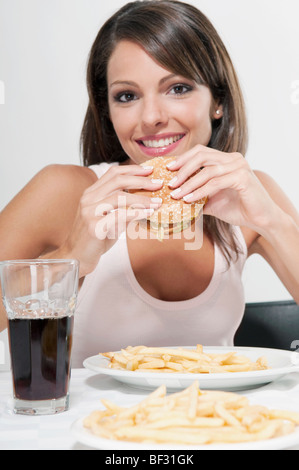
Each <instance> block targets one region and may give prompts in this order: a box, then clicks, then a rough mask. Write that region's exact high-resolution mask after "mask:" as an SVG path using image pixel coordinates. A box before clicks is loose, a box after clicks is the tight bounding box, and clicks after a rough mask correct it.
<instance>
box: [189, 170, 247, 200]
mask: <svg viewBox="0 0 299 470" xmlns="http://www.w3.org/2000/svg"><path fill="white" fill-rule="evenodd" d="M236 178H237V176H236V174H233V173H228V174H226V175H222V176H220V177H217V178H213V179H211V180H209V181H208V182H207V183H206V184H205V185H204V186H202V187H201V188H199V189H196V190H195V191H193V192H191V193H189V194H186V195H185V196H183V199H184V201H185V202H188V203H191V202H195V201H198V200H199V199H203V198H204V197H208V198H209V199H210V198H212V197H213V196H215V195H216V194H217V193H218V192H220V191H222V190H223V189H237V185H238V184H237V182H236Z"/></svg>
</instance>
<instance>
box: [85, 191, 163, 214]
mask: <svg viewBox="0 0 299 470" xmlns="http://www.w3.org/2000/svg"><path fill="white" fill-rule="evenodd" d="M162 202H163V201H162V199H161V198H151V197H149V196H141V195H135V194H130V193H125V192H123V191H120V192H117V193H114V194H112V195H111V196H109V197H108V198H106V199H105V200H103V201H101V202H100V203H99V204H98V203H96V204H94V206H95V210H94V213H95V216H104V215H107V214H108V213H109V212H114V211H115V210H118V209H124V208H133V209H134V208H140V209H158V208H159V207H160V206H161V205H162Z"/></svg>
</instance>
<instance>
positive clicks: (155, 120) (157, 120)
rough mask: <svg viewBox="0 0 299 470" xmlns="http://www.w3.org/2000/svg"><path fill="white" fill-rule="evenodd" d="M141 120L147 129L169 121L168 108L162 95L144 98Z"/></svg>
mask: <svg viewBox="0 0 299 470" xmlns="http://www.w3.org/2000/svg"><path fill="white" fill-rule="evenodd" d="M141 122H142V125H143V127H145V128H147V129H148V128H155V129H156V128H157V127H163V126H164V125H165V124H167V123H168V113H167V109H166V108H165V106H164V105H163V100H162V99H161V98H160V97H157V96H156V97H154V96H149V97H147V98H144V99H143V103H142V116H141Z"/></svg>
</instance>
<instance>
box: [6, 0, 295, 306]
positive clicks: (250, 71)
mask: <svg viewBox="0 0 299 470" xmlns="http://www.w3.org/2000/svg"><path fill="white" fill-rule="evenodd" d="M125 3H127V2H126V1H121V0H110V1H109V2H107V3H106V2H105V1H102V0H0V210H1V209H2V208H3V207H4V206H5V205H6V204H7V203H8V202H9V200H10V199H11V198H12V197H13V196H14V195H15V194H16V193H17V192H18V191H19V190H20V189H21V188H22V187H23V186H24V185H25V184H26V183H27V181H28V180H29V179H30V178H32V176H33V175H34V174H35V173H36V172H37V171H39V170H40V169H41V168H43V167H44V166H45V165H48V164H51V163H74V164H80V156H79V136H80V131H81V126H82V122H83V119H84V114H85V109H86V105H87V93H86V88H85V72H86V63H87V56H88V53H89V50H90V47H91V44H92V42H93V40H94V38H95V36H96V34H97V32H98V30H99V28H100V26H101V25H102V23H103V21H104V20H105V19H106V18H108V17H109V16H110V15H111V14H112V13H113V12H114V11H115V10H116V9H118V8H119V7H120V6H122V5H124V4H125ZM190 3H193V4H195V5H196V6H197V7H198V8H200V9H201V10H202V11H203V12H204V13H205V14H206V15H207V16H208V17H209V18H210V19H211V20H212V22H213V23H214V25H215V26H216V28H217V29H218V31H219V33H220V35H221V36H222V38H223V40H224V42H225V44H226V46H227V48H228V50H229V52H230V54H231V57H232V59H233V62H234V64H235V67H236V69H237V72H238V74H239V77H240V81H241V85H242V88H243V91H244V95H245V100H246V104H247V110H248V117H249V131H250V145H249V151H248V154H247V159H248V161H249V163H250V164H251V166H252V167H253V168H256V169H261V170H264V171H266V172H268V173H269V174H270V175H271V176H273V177H274V179H276V180H277V181H278V182H279V184H280V185H281V186H282V188H283V189H284V190H285V191H286V192H287V194H288V195H289V197H290V198H291V199H292V201H293V203H294V204H295V206H296V207H299V204H298V203H299V191H298V168H299V163H298V161H299V151H298V124H299V59H298V55H299V54H298V49H299V28H298V18H299V2H298V0H284V1H282V0H242V1H239V0H193V1H192V0H191V1H190ZM3 88H4V92H3ZM1 92H2V93H1ZM1 95H2V96H1ZM3 95H4V96H3ZM244 283H245V292H246V300H247V301H262V300H282V299H288V298H290V296H289V294H288V292H287V291H286V289H285V288H284V287H283V286H282V284H281V283H280V281H279V280H278V279H277V277H276V275H275V274H274V273H273V272H272V270H271V269H270V268H269V267H268V266H267V265H266V263H265V262H264V261H263V260H261V258H259V257H258V256H255V257H253V258H252V259H250V260H249V261H248V263H247V266H246V269H245V272H244Z"/></svg>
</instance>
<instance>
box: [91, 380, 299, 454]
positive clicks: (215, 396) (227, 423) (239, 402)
mask: <svg viewBox="0 0 299 470" xmlns="http://www.w3.org/2000/svg"><path fill="white" fill-rule="evenodd" d="M102 404H103V405H104V407H105V409H103V410H99V411H94V412H93V413H91V414H90V415H89V416H88V417H87V418H85V420H84V423H83V424H84V427H86V428H87V429H89V430H90V431H91V432H92V433H93V434H95V435H97V436H101V437H104V438H107V439H114V440H122V441H133V442H139V443H144V442H147V443H154V444H171V445H172V444H174V445H184V446H185V445H187V446H200V445H203V444H204V445H210V444H217V443H218V444H219V443H221V444H222V443H227V444H228V443H244V442H254V441H259V440H266V439H272V438H274V437H279V436H283V435H286V434H290V433H292V432H293V431H294V430H295V427H296V425H299V413H296V412H291V411H281V410H270V409H268V408H267V407H264V406H258V405H250V403H249V400H248V398H246V397H244V396H241V395H238V394H236V393H233V392H221V391H201V390H200V389H199V384H198V382H197V381H195V382H194V383H193V384H192V385H191V386H189V387H188V388H186V389H185V390H183V391H180V392H177V393H173V394H170V395H166V387H165V386H164V385H162V386H160V387H159V388H157V389H156V390H155V391H154V392H152V393H151V394H150V395H148V396H147V397H146V398H145V399H143V400H142V401H141V402H140V403H139V404H137V405H134V406H131V407H129V408H124V407H120V406H117V405H115V404H113V403H112V402H110V401H108V400H102Z"/></svg>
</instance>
